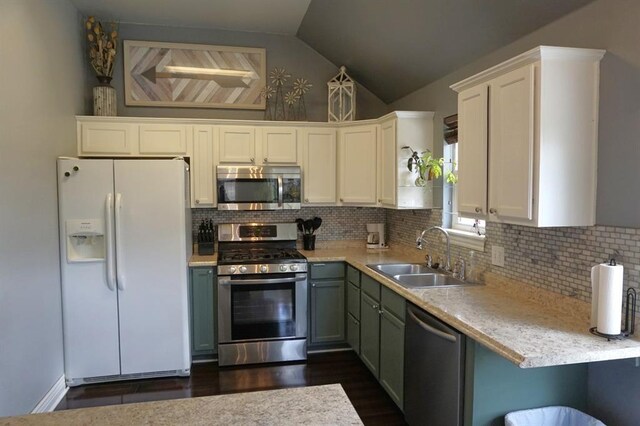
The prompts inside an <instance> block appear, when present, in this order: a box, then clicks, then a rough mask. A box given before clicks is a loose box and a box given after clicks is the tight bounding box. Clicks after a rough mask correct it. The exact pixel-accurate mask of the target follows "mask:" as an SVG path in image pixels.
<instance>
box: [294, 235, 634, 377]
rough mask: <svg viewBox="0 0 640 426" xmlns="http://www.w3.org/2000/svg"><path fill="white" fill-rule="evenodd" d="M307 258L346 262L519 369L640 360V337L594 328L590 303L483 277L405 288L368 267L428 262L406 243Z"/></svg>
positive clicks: (317, 252)
mask: <svg viewBox="0 0 640 426" xmlns="http://www.w3.org/2000/svg"><path fill="white" fill-rule="evenodd" d="M301 253H303V254H304V255H305V256H306V257H307V259H308V260H309V262H331V261H344V262H347V263H348V264H350V265H352V266H353V267H354V268H356V269H358V270H360V271H361V272H362V273H364V274H366V275H369V276H370V277H372V278H374V279H375V280H376V281H378V282H380V283H381V284H382V285H384V286H386V287H388V288H390V289H391V290H393V291H395V292H396V293H398V294H400V295H402V296H403V297H405V298H406V299H407V300H408V301H410V302H411V303H414V304H415V305H417V306H419V307H420V308H422V309H424V310H425V311H427V312H429V313H430V314H432V315H434V316H435V317H437V318H439V319H440V320H442V321H444V322H446V323H448V324H450V325H451V326H453V327H455V328H457V329H458V330H459V331H461V332H462V333H464V334H466V335H467V336H468V337H470V338H472V339H474V340H475V341H477V342H479V343H481V344H482V345H484V346H486V347H487V348H489V349H491V350H492V351H494V352H496V353H498V354H499V355H501V356H503V357H504V358H506V359H508V360H509V361H511V362H513V363H514V364H516V365H518V366H519V367H521V368H531V367H548V366H556V365H564V364H578V363H586V362H593V361H605V360H614V359H625V358H635V357H640V339H639V338H638V336H637V335H636V336H635V337H633V338H631V339H627V340H622V341H611V342H609V341H607V340H606V339H603V338H601V337H596V336H594V335H592V334H590V333H589V327H590V323H589V316H590V310H591V305H590V304H588V303H585V302H582V301H580V300H577V299H574V298H571V297H568V296H563V295H560V294H557V293H553V292H550V291H547V290H543V289H540V288H536V287H533V286H530V285H527V284H525V283H519V282H514V281H513V280H510V279H508V278H505V277H502V276H500V275H498V274H495V273H487V274H485V282H486V285H478V286H469V287H452V288H430V289H420V290H419V289H411V290H409V289H406V288H404V287H402V286H400V285H399V284H397V283H395V282H394V281H392V280H390V279H388V278H387V277H385V276H384V275H381V274H379V273H377V272H375V271H373V270H372V269H370V268H368V267H367V266H366V265H368V264H376V263H418V262H424V260H423V256H424V253H423V252H421V251H418V250H416V249H414V248H411V247H407V246H397V247H394V248H392V249H389V250H367V249H365V248H363V247H358V248H354V247H351V248H350V247H337V248H322V249H317V250H314V251H301Z"/></svg>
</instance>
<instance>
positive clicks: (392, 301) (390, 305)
mask: <svg viewBox="0 0 640 426" xmlns="http://www.w3.org/2000/svg"><path fill="white" fill-rule="evenodd" d="M381 287H382V289H381V290H382V291H381V293H382V294H381V301H380V302H381V305H382V308H383V309H384V310H386V311H389V312H391V313H392V314H393V315H395V316H396V317H398V319H400V320H402V321H403V322H404V310H405V306H406V301H405V299H404V297H402V296H400V295H398V294H397V293H395V292H394V291H392V290H389V289H388V288H387V287H384V286H381Z"/></svg>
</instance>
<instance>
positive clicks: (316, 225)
mask: <svg viewBox="0 0 640 426" xmlns="http://www.w3.org/2000/svg"><path fill="white" fill-rule="evenodd" d="M312 220H313V232H314V233H315V232H316V230H317V229H318V228H320V226H321V225H322V219H321V218H319V217H317V216H316V217H314V218H313V219H312Z"/></svg>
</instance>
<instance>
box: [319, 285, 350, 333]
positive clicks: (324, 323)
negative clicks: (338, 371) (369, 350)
mask: <svg viewBox="0 0 640 426" xmlns="http://www.w3.org/2000/svg"><path fill="white" fill-rule="evenodd" d="M344 298H345V289H344V279H341V280H320V281H312V282H311V343H312V344H318V343H336V342H344V341H345V340H346V333H345V306H344Z"/></svg>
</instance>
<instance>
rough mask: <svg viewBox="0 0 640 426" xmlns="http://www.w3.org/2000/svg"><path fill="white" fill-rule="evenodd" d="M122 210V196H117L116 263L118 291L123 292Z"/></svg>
mask: <svg viewBox="0 0 640 426" xmlns="http://www.w3.org/2000/svg"><path fill="white" fill-rule="evenodd" d="M120 210H122V194H120V193H117V194H116V263H117V264H118V274H117V276H116V278H117V283H118V290H120V291H123V290H124V289H125V285H124V262H123V260H122V257H123V256H122V246H121V244H122V221H121V219H120Z"/></svg>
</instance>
